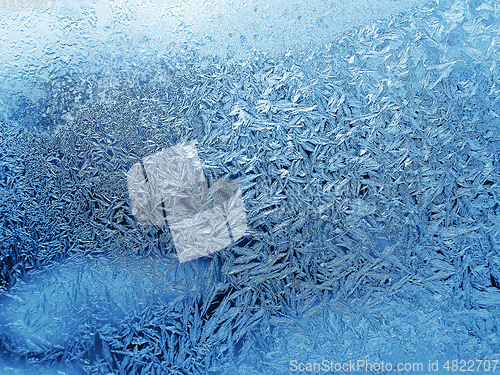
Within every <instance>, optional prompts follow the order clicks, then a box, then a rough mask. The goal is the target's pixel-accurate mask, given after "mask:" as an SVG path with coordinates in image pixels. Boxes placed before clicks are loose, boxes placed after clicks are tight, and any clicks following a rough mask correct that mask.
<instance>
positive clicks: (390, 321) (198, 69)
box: [0, 1, 500, 374]
mask: <svg viewBox="0 0 500 375" xmlns="http://www.w3.org/2000/svg"><path fill="white" fill-rule="evenodd" d="M499 17H500V6H499V4H498V2H495V1H483V2H481V1H454V2H441V3H440V4H439V5H436V6H434V7H429V8H426V9H424V10H416V11H414V12H412V13H411V14H408V15H401V16H396V17H391V18H389V19H388V20H385V21H381V22H379V23H376V24H374V25H373V26H370V27H366V28H359V29H356V30H353V31H352V32H349V33H347V34H345V35H344V36H342V37H341V38H340V39H339V40H337V41H332V44H331V45H330V46H327V48H325V49H324V50H320V51H314V52H311V54H310V55H307V56H293V55H290V56H285V57H284V58H283V59H279V60H277V59H274V60H273V59H269V58H266V57H265V56H260V57H259V58H258V59H256V60H255V61H252V62H247V63H238V62H235V61H226V60H218V59H213V60H210V61H209V62H208V63H207V60H206V59H204V60H203V61H201V60H196V56H193V57H192V58H190V59H185V60H182V59H179V60H178V61H176V63H175V64H174V63H172V64H170V65H169V63H167V62H165V63H164V64H160V63H155V62H152V63H151V65H150V66H149V67H145V68H144V70H143V71H141V72H140V73H139V72H135V73H134V72H130V71H127V72H126V74H124V75H121V76H120V74H119V73H120V72H114V73H116V75H114V76H113V77H114V78H109V80H110V81H111V82H112V85H110V82H109V81H106V79H105V78H103V77H96V78H93V77H82V76H81V75H77V74H71V72H70V71H69V72H68V73H67V74H66V75H62V74H61V75H60V76H58V77H54V82H53V86H52V89H51V90H53V91H52V92H57V93H58V96H57V99H54V100H55V102H54V103H56V104H57V105H58V106H61V107H60V111H61V113H62V112H65V115H64V116H65V117H64V118H65V119H66V120H67V122H66V123H65V124H62V123H61V121H62V120H61V118H62V117H57V116H59V115H57V114H54V116H55V117H54V119H55V120H54V122H55V124H56V125H61V126H59V127H58V128H57V129H56V127H55V126H53V125H51V123H50V122H49V121H48V120H44V121H46V122H45V123H44V124H45V125H47V124H48V126H49V131H47V132H45V133H43V132H41V131H35V130H33V127H32V126H29V125H30V124H26V123H24V122H23V119H22V118H16V119H12V118H7V119H5V120H4V121H2V122H1V123H0V124H1V129H0V156H1V158H0V191H1V192H0V210H1V213H0V262H1V263H0V264H1V269H0V288H1V293H2V296H0V298H1V299H2V301H5V299H6V298H7V297H6V296H7V293H9V292H10V291H12V290H13V288H15V285H16V283H19V282H20V281H19V280H21V279H23V278H24V277H25V276H26V275H28V274H30V273H31V272H33V271H35V270H43V269H46V268H47V267H49V266H50V265H53V264H57V263H58V262H62V261H63V260H65V259H72V258H73V257H82V256H87V257H93V258H96V259H99V258H100V257H103V256H105V257H107V258H108V259H124V258H125V257H135V258H136V259H145V258H147V259H166V260H168V261H169V262H171V264H172V265H174V264H175V266H173V267H174V268H173V269H174V270H175V272H174V273H177V272H182V273H183V274H184V275H186V277H187V278H188V279H189V276H187V275H193V274H195V272H194V271H193V272H194V273H190V272H188V271H186V270H187V269H186V268H185V267H191V266H190V265H189V263H188V264H186V265H179V264H177V263H174V262H175V260H176V256H175V254H174V251H173V246H172V239H171V236H170V233H169V230H168V228H167V227H164V226H151V227H141V226H140V225H138V224H137V222H136V221H135V220H134V218H133V215H132V211H131V208H130V202H129V201H128V198H127V197H128V195H127V186H126V178H125V173H126V171H128V170H129V169H130V167H131V166H132V165H134V164H135V163H137V162H138V161H139V160H141V159H142V158H144V157H146V156H147V155H151V154H154V153H156V152H159V151H160V150H161V149H163V148H165V147H169V146H172V145H175V144H178V143H181V142H187V141H190V140H196V141H197V142H198V144H199V153H200V157H201V158H202V160H204V161H205V164H204V166H203V168H204V171H205V174H206V175H207V177H209V178H232V179H235V180H237V181H238V183H239V184H240V185H241V187H242V190H243V199H244V201H245V207H246V212H247V215H248V227H249V228H250V229H249V232H248V234H247V235H246V236H245V237H244V239H243V240H242V241H240V242H239V243H237V244H235V245H233V246H230V247H228V248H226V249H224V250H221V251H219V252H217V253H213V254H211V255H210V256H209V257H207V262H208V265H207V266H206V269H203V271H202V272H201V273H200V275H199V277H201V282H200V284H199V285H201V287H196V288H195V287H192V288H190V287H186V288H178V289H179V294H178V295H176V296H174V297H173V298H163V297H162V296H158V298H153V299H152V300H151V301H149V302H148V304H146V305H145V306H144V309H143V310H141V311H140V312H138V313H137V314H130V315H127V316H124V317H123V318H116V319H115V320H114V321H111V322H106V323H103V322H100V321H95V320H93V316H94V315H93V314H94V313H95V309H94V310H93V309H92V308H90V309H87V310H85V311H81V313H80V314H79V315H78V316H77V317H75V319H78V321H79V322H85V323H81V324H79V325H78V329H77V330H76V332H75V333H74V335H72V336H71V337H70V338H69V339H68V342H67V343H66V344H65V345H63V346H57V345H54V346H52V347H51V348H50V349H49V350H48V351H46V349H45V348H40V350H36V349H33V348H27V347H25V346H23V344H22V342H21V341H22V340H19V339H18V338H16V337H15V336H14V335H13V334H7V333H6V331H4V330H2V331H1V332H0V333H1V334H2V336H1V338H0V348H1V350H2V351H3V352H4V353H6V354H7V355H9V356H11V357H13V358H16V356H19V353H22V355H21V356H20V357H21V358H25V359H27V360H28V362H30V363H42V364H51V363H59V362H61V361H63V362H70V363H76V364H77V366H78V367H79V368H81V369H84V370H85V371H87V372H89V373H124V374H130V373H134V374H135V373H137V374H139V373H142V374H152V373H158V374H163V373H172V374H197V373H200V374H207V373H208V374H216V373H224V371H226V372H225V373H227V374H235V373H241V374H248V373H252V371H253V372H255V373H260V374H264V373H267V374H278V373H286V371H288V369H289V367H288V366H289V361H290V360H292V359H296V360H303V361H304V362H311V361H314V360H316V359H318V360H322V359H325V358H327V359H330V358H335V359H338V360H349V359H355V358H358V357H363V358H369V359H373V358H375V359H377V358H380V356H381V354H380V353H381V351H380V350H381V348H383V349H384V352H385V353H391V354H390V356H389V357H390V358H386V359H384V358H382V359H383V360H398V359H403V360H404V359H405V358H408V357H416V356H419V355H420V356H423V355H427V353H432V356H435V357H439V358H458V357H459V356H460V357H466V356H471V357H474V358H476V357H481V358H483V357H484V358H486V357H490V358H492V359H493V358H496V359H498V353H499V352H500V347H499V341H498V337H499V335H500V332H499V316H500V315H499V314H498V313H499V307H498V306H500V287H499V285H500V271H499V269H500V254H499V247H500V236H499V230H500V227H499V223H500V219H499V217H500V178H499V177H500V176H499V174H500V169H499V168H500V167H499V165H500V164H499V163H500V160H499V155H500V142H499V141H500V118H499V114H500V101H499V100H500V99H499V97H500V96H499V93H500V71H499V65H498V57H499V53H500V51H499V48H500V45H499V41H500V39H499V34H500V32H499V27H500V22H499ZM155 64H156V65H155ZM125 75H126V77H125ZM125 78H126V79H125ZM61 82H67V83H68V85H69V86H70V87H71V90H66V89H64V90H60V89H59V87H64V86H66V87H67V85H62V84H61V85H58V84H59V83H61ZM76 98H79V99H78V101H77V100H76ZM50 105H51V104H50V102H48V103H47V106H50ZM46 112H50V111H46ZM53 113H55V112H53ZM60 116H62V115H60ZM16 123H17V125H16ZM193 277H194V276H193ZM182 280H185V279H184V278H175V277H174V278H173V279H172V283H173V284H172V285H173V287H176V285H177V283H178V282H181V281H182ZM2 303H4V302H2ZM94 307H95V306H94ZM100 307H101V308H102V309H104V310H107V309H110V306H108V305H106V304H102V305H101V306H100Z"/></svg>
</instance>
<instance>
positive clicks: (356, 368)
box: [290, 359, 500, 373]
mask: <svg viewBox="0 0 500 375" xmlns="http://www.w3.org/2000/svg"><path fill="white" fill-rule="evenodd" d="M498 362H499V360H498V359H492V360H488V359H485V360H481V359H469V360H465V359H462V360H458V359H454V360H446V361H439V360H429V361H427V363H425V362H398V363H392V362H384V361H381V362H370V361H367V360H364V359H359V360H354V361H352V360H350V361H349V362H334V361H329V360H327V359H324V360H323V361H321V362H306V363H304V362H299V361H297V360H291V361H290V371H292V372H294V373H301V372H315V373H318V372H336V373H338V372H343V373H347V372H352V373H359V372H365V373H366V372H369V373H374V372H375V373H377V372H380V373H383V372H395V373H420V372H421V373H436V372H438V371H441V372H451V373H457V372H461V373H466V372H468V373H474V372H476V373H477V372H486V373H488V372H491V373H494V372H495V371H496V369H497V365H498ZM498 368H500V366H499V367H498Z"/></svg>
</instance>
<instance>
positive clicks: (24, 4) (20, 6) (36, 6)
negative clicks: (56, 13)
mask: <svg viewBox="0 0 500 375" xmlns="http://www.w3.org/2000/svg"><path fill="white" fill-rule="evenodd" d="M55 2H56V0H0V10H5V11H9V12H33V11H41V12H46V11H50V10H52V8H54V4H55Z"/></svg>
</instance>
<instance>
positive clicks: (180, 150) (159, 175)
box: [127, 142, 247, 262]
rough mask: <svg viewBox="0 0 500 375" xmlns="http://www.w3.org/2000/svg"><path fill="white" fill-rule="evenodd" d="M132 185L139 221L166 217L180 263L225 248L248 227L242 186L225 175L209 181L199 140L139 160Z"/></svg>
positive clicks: (130, 173) (160, 220) (149, 222)
mask: <svg viewBox="0 0 500 375" xmlns="http://www.w3.org/2000/svg"><path fill="white" fill-rule="evenodd" d="M127 185H128V191H129V197H130V202H131V205H132V212H133V214H134V217H135V219H136V220H137V221H138V222H139V223H140V224H143V225H164V224H165V220H166V221H167V223H168V226H169V229H170V233H171V234H172V238H173V240H174V245H175V249H176V251H177V254H178V256H179V261H180V262H185V261H188V260H192V259H196V258H199V257H202V256H205V255H208V254H211V253H213V252H215V251H218V250H221V249H223V248H225V247H227V246H229V245H231V243H233V242H234V241H237V240H238V239H239V238H241V237H242V236H243V235H244V234H245V232H246V230H247V222H246V212H245V204H244V202H243V197H242V194H241V189H240V186H239V184H238V183H237V182H236V181H233V180H230V179H225V178H221V179H209V180H208V181H207V179H206V178H205V174H204V173H203V169H202V166H201V162H200V159H199V157H198V152H197V150H196V146H195V145H194V143H193V142H187V143H182V144H179V145H177V146H173V147H170V148H167V149H164V150H162V151H160V152H158V153H156V154H153V155H150V156H147V157H145V158H144V159H142V163H136V164H134V165H133V166H132V168H131V169H130V170H129V171H128V173H127Z"/></svg>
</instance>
